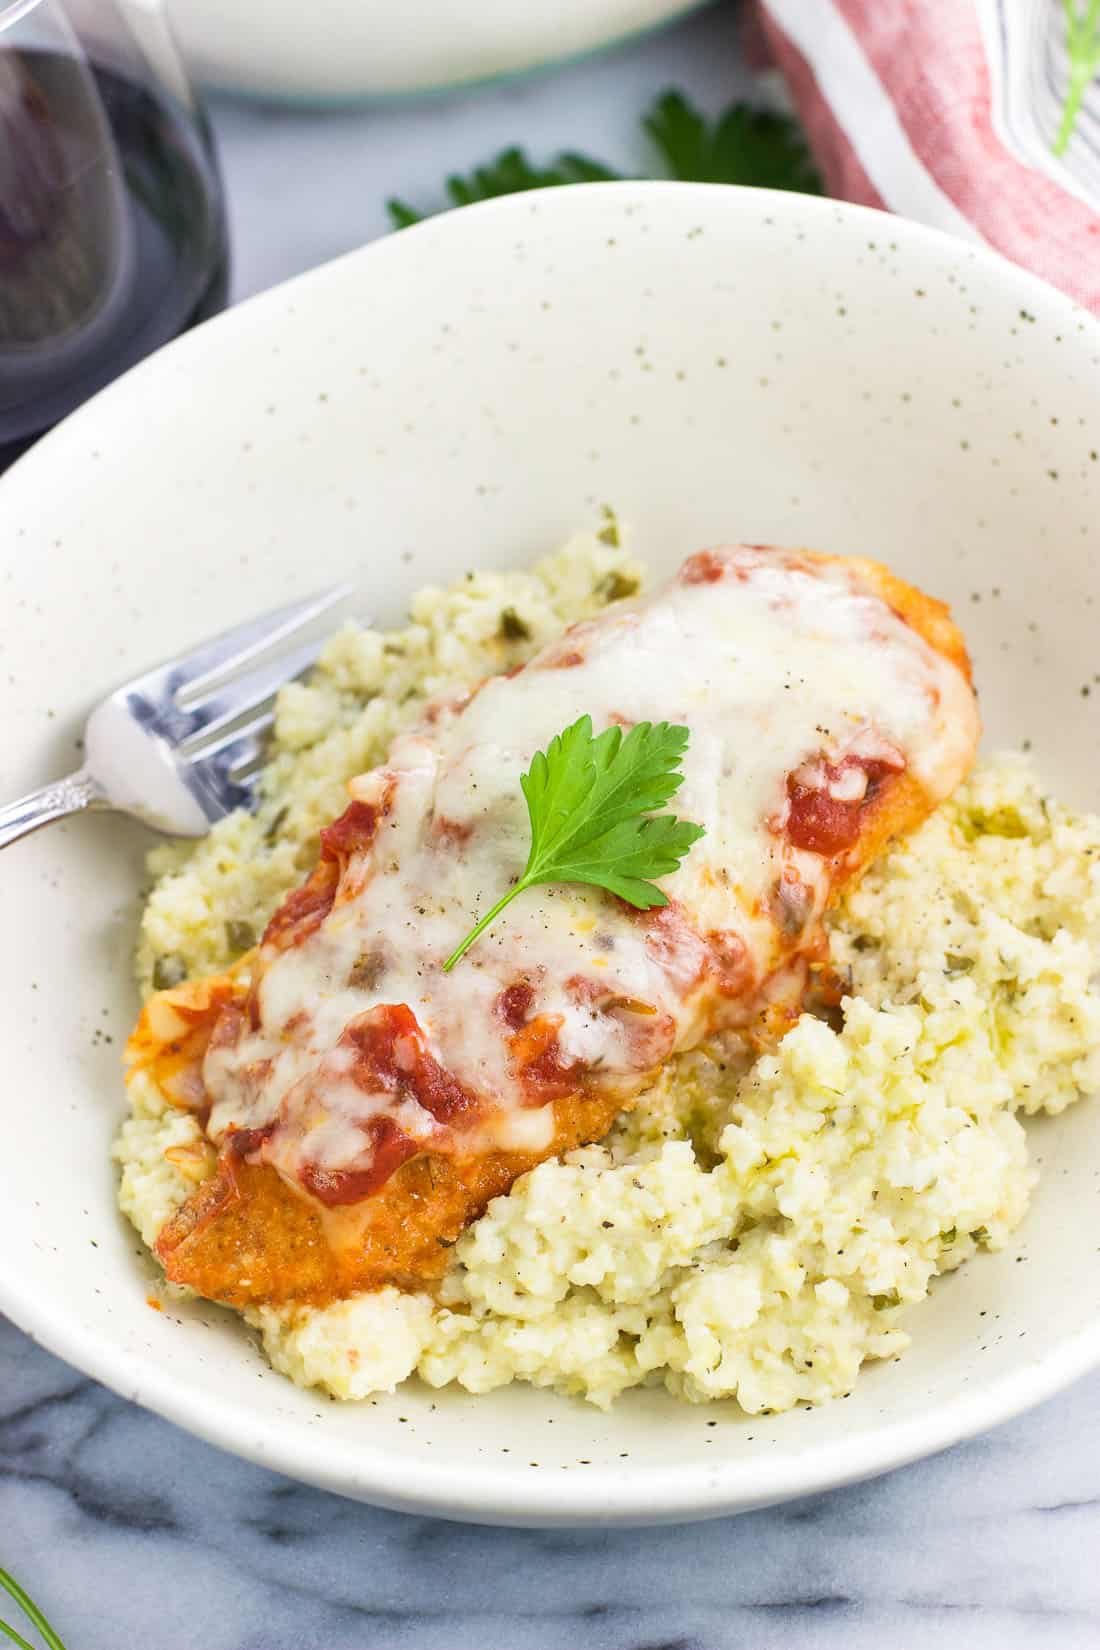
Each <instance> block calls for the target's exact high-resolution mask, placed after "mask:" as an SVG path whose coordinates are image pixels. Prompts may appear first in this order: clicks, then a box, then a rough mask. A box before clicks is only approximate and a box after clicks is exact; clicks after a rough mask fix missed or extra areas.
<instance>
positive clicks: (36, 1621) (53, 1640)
mask: <svg viewBox="0 0 1100 1650" xmlns="http://www.w3.org/2000/svg"><path fill="white" fill-rule="evenodd" d="M0 1587H2V1588H3V1589H4V1591H5V1592H6V1593H8V1594H10V1596H11V1597H12V1598H13V1599H14V1600H15V1602H16V1604H18V1606H19V1608H20V1609H21V1610H22V1612H23V1614H24V1615H25V1616H26V1618H27V1620H28V1621H29V1622H30V1624H31V1626H32V1627H33V1628H35V1629H36V1630H37V1632H38V1633H39V1635H40V1636H41V1639H42V1643H43V1644H44V1645H45V1646H46V1650H65V1646H64V1645H63V1644H62V1642H61V1640H60V1638H59V1637H58V1636H57V1634H56V1633H55V1632H54V1630H53V1628H52V1627H51V1626H50V1624H49V1622H48V1621H47V1620H46V1618H45V1616H44V1615H43V1614H42V1612H41V1610H40V1609H39V1608H38V1606H37V1604H36V1603H35V1602H34V1600H33V1598H31V1596H30V1594H29V1593H28V1592H26V1591H25V1589H24V1588H22V1587H21V1586H20V1585H19V1583H18V1582H17V1581H16V1579H15V1577H14V1576H13V1575H9V1574H8V1572H7V1570H0ZM0 1634H2V1635H3V1636H4V1637H5V1638H7V1639H8V1640H9V1641H10V1642H11V1643H12V1644H14V1645H16V1646H17V1647H18V1650H35V1647H34V1645H33V1644H31V1643H30V1642H29V1640H27V1639H25V1638H24V1637H23V1635H22V1633H17V1632H16V1630H15V1628H14V1627H12V1626H11V1625H10V1623H8V1622H6V1621H4V1620H2V1619H0Z"/></svg>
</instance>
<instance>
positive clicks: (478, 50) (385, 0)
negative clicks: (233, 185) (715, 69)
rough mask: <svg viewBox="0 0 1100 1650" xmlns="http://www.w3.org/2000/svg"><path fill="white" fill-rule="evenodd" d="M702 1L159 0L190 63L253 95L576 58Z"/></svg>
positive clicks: (390, 86) (359, 92) (345, 88)
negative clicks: (228, 0)
mask: <svg viewBox="0 0 1100 1650" xmlns="http://www.w3.org/2000/svg"><path fill="white" fill-rule="evenodd" d="M701 3H702V0H488V3H485V0H482V3H481V4H480V5H476V6H471V5H469V4H468V0H416V4H415V5H410V4H408V0H310V3H309V4H308V5H303V3H302V0H231V3H230V4H229V5H227V4H226V3H225V0H168V12H169V16H170V17H171V20H172V24H173V26H174V28H175V30H176V33H177V35H178V36H179V39H180V42H181V44H182V45H183V48H184V51H185V52H186V53H187V57H188V60H189V62H190V63H191V65H192V67H193V69H194V71H195V73H196V74H197V75H199V76H200V78H201V79H203V80H206V81H208V82H209V83H210V84H212V85H215V86H221V87H225V88H227V89H231V90H235V91H241V92H246V93H249V94H250V95H252V96H253V97H265V98H287V99H291V100H293V101H295V102H305V103H348V102H357V101H359V100H362V99H373V98H384V97H395V96H401V95H404V94H409V93H418V92H426V91H438V90H441V89H443V88H445V87H452V86H462V85H469V84H470V83H473V82H482V81H486V80H495V79H498V78H499V77H501V76H505V75H512V74H518V73H520V72H522V71H523V70H526V69H531V68H534V67H536V66H537V65H538V64H540V63H549V62H555V61H558V60H560V59H562V58H570V57H577V56H580V55H583V54H584V53H586V52H590V51H594V50H596V49H597V48H598V47H601V46H606V45H609V44H610V43H611V42H612V41H615V40H620V39H623V38H624V37H628V36H631V35H637V34H640V33H643V32H645V31H646V30H649V29H653V28H656V27H658V26H659V25H660V24H662V23H667V22H669V21H670V20H671V19H672V18H674V17H677V16H679V15H680V14H681V13H683V12H685V11H690V10H692V8H693V7H694V6H697V5H699V4H701Z"/></svg>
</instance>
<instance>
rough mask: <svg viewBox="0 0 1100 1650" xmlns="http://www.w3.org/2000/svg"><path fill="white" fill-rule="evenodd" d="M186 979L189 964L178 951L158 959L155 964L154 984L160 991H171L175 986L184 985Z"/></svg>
mask: <svg viewBox="0 0 1100 1650" xmlns="http://www.w3.org/2000/svg"><path fill="white" fill-rule="evenodd" d="M186 978H187V964H186V963H185V962H184V960H183V958H182V957H181V956H180V954H179V952H178V951H172V952H170V953H169V954H168V955H167V956H164V957H158V958H157V960H156V962H155V963H154V964H153V984H154V985H155V986H156V988H157V990H158V991H171V989H172V987H173V986H176V985H182V983H183V981H184V980H185V979H186Z"/></svg>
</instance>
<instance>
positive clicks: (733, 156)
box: [388, 92, 821, 229]
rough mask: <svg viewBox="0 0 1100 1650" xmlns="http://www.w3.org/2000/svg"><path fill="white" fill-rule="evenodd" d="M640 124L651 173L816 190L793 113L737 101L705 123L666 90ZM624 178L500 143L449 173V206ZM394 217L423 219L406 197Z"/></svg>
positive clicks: (574, 159) (569, 154) (581, 161)
mask: <svg viewBox="0 0 1100 1650" xmlns="http://www.w3.org/2000/svg"><path fill="white" fill-rule="evenodd" d="M642 127H643V129H644V131H645V132H646V135H647V136H648V138H649V140H650V143H651V144H652V146H653V149H654V151H655V153H656V159H657V165H656V167H655V168H654V169H653V171H652V172H651V173H650V175H651V176H653V177H668V178H678V179H680V180H690V181H692V182H696V183H743V184H753V185H755V186H756V187H757V188H761V189H797V190H801V191H802V192H803V193H805V194H809V195H819V194H820V193H821V179H820V178H819V176H818V174H817V170H816V168H815V167H814V163H813V160H812V158H811V156H810V151H809V149H808V148H807V146H806V140H805V138H804V137H803V135H802V129H801V127H800V126H799V125H798V123H797V121H795V120H793V119H792V118H791V116H790V115H785V114H777V113H775V112H774V111H773V110H770V109H754V108H752V107H751V106H750V105H749V104H747V103H734V104H732V105H731V107H730V108H728V109H727V110H726V111H725V113H724V114H722V115H720V116H719V117H718V119H717V120H715V121H708V120H707V119H706V117H705V116H704V115H702V114H700V113H699V111H698V109H696V108H695V107H694V106H693V105H692V104H691V103H689V102H688V100H687V98H686V97H684V95H683V93H682V92H665V93H664V94H663V96H661V97H659V98H658V99H657V101H656V102H655V103H654V104H653V106H652V108H651V109H650V110H649V111H648V113H647V114H646V115H645V116H644V117H643V120H642ZM621 176H622V174H621V173H619V172H616V171H614V170H613V169H612V168H611V167H610V166H605V165H604V164H603V163H602V162H601V161H598V160H592V159H590V157H589V156H587V155H580V154H577V153H575V152H574V151H572V150H567V151H566V152H564V153H563V154H559V155H557V156H555V158H554V159H553V160H552V161H551V162H550V163H549V164H548V165H545V166H539V165H537V164H535V163H534V162H532V161H531V160H529V159H528V157H527V154H526V152H525V151H524V150H523V149H520V148H516V147H513V148H510V149H503V150H502V151H501V152H500V154H499V155H497V157H496V159H495V160H491V161H488V162H487V163H486V164H485V165H483V166H478V167H475V168H474V170H473V171H472V172H471V173H469V174H468V175H467V176H465V177H464V176H462V175H460V174H458V173H455V174H454V175H452V176H451V177H449V178H448V179H447V183H446V193H447V196H448V199H449V202H450V204H451V205H452V206H469V205H470V204H471V203H472V202H474V201H486V200H492V199H494V198H495V197H496V196H497V195H515V194H520V193H522V192H523V191H524V190H527V189H552V188H555V187H557V186H558V185H560V184H565V183H607V182H612V181H614V180H616V179H618V178H620V177H621ZM388 204H389V212H390V216H391V218H392V219H393V222H394V225H395V227H396V228H398V229H404V228H406V227H407V226H408V225H409V224H412V223H418V222H419V220H420V218H421V217H423V216H425V214H424V213H421V212H417V211H416V210H415V209H414V208H413V207H411V206H409V205H407V204H406V202H404V201H400V200H391V201H390V202H389V203H388Z"/></svg>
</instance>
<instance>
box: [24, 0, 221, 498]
mask: <svg viewBox="0 0 1100 1650" xmlns="http://www.w3.org/2000/svg"><path fill="white" fill-rule="evenodd" d="M227 269H228V261H227V248H226V229H225V215H224V210H223V203H222V189H221V180H220V177H219V174H218V167H217V161H216V158H215V154H214V148H213V144H212V142H211V138H210V133H209V131H208V129H207V126H206V123H205V121H204V118H203V115H202V112H201V110H200V108H199V106H198V104H197V102H196V100H195V97H194V94H193V92H192V90H191V87H190V85H189V83H188V80H187V76H186V74H185V72H184V70H183V67H182V64H181V62H180V58H179V56H178V54H177V52H176V49H175V47H174V44H173V42H172V39H171V36H170V34H169V32H168V29H167V26H166V23H165V20H164V17H163V15H162V13H161V10H160V6H159V3H158V0H0V469H2V468H3V467H4V466H5V464H7V463H9V462H10V461H11V460H12V459H13V458H15V457H17V456H18V454H19V453H20V452H21V451H22V450H23V449H24V448H25V447H26V446H28V445H29V444H30V442H31V441H32V440H33V439H34V438H35V437H36V436H37V435H40V434H41V433H42V432H43V431H44V430H46V429H48V428H49V427H50V426H51V425H52V424H54V423H56V421H57V420H58V419H59V418H62V417H64V415H65V414H66V413H67V412H69V411H71V409H72V408H73V407H75V406H77V405H78V403H80V402H81V401H83V400H85V399H86V398H87V397H88V396H89V395H92V394H93V393H94V392H95V391H96V390H98V389H100V388H102V386H103V385H104V384H106V383H108V382H109V381H110V380H111V379H112V378H114V377H116V376H117V375H118V374H119V373H121V372H124V371H125V369H126V368H127V367H129V366H132V365H133V363H134V362H135V361H138V360H140V359H141V357H142V356H144V355H147V354H148V353H149V352H150V350H154V349H156V348H157V347H158V345H160V344H163V343H166V342H167V341H168V339H170V338H174V337H175V336H176V334H177V333H180V332H182V331H184V330H185V329H186V328H187V327H189V326H192V325H193V324H194V323H195V322H196V321H201V320H203V319H205V317H206V316H208V315H211V314H213V313H214V312H215V311H216V310H218V309H220V308H221V307H222V306H223V304H224V302H225V296H226V280H227Z"/></svg>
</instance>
